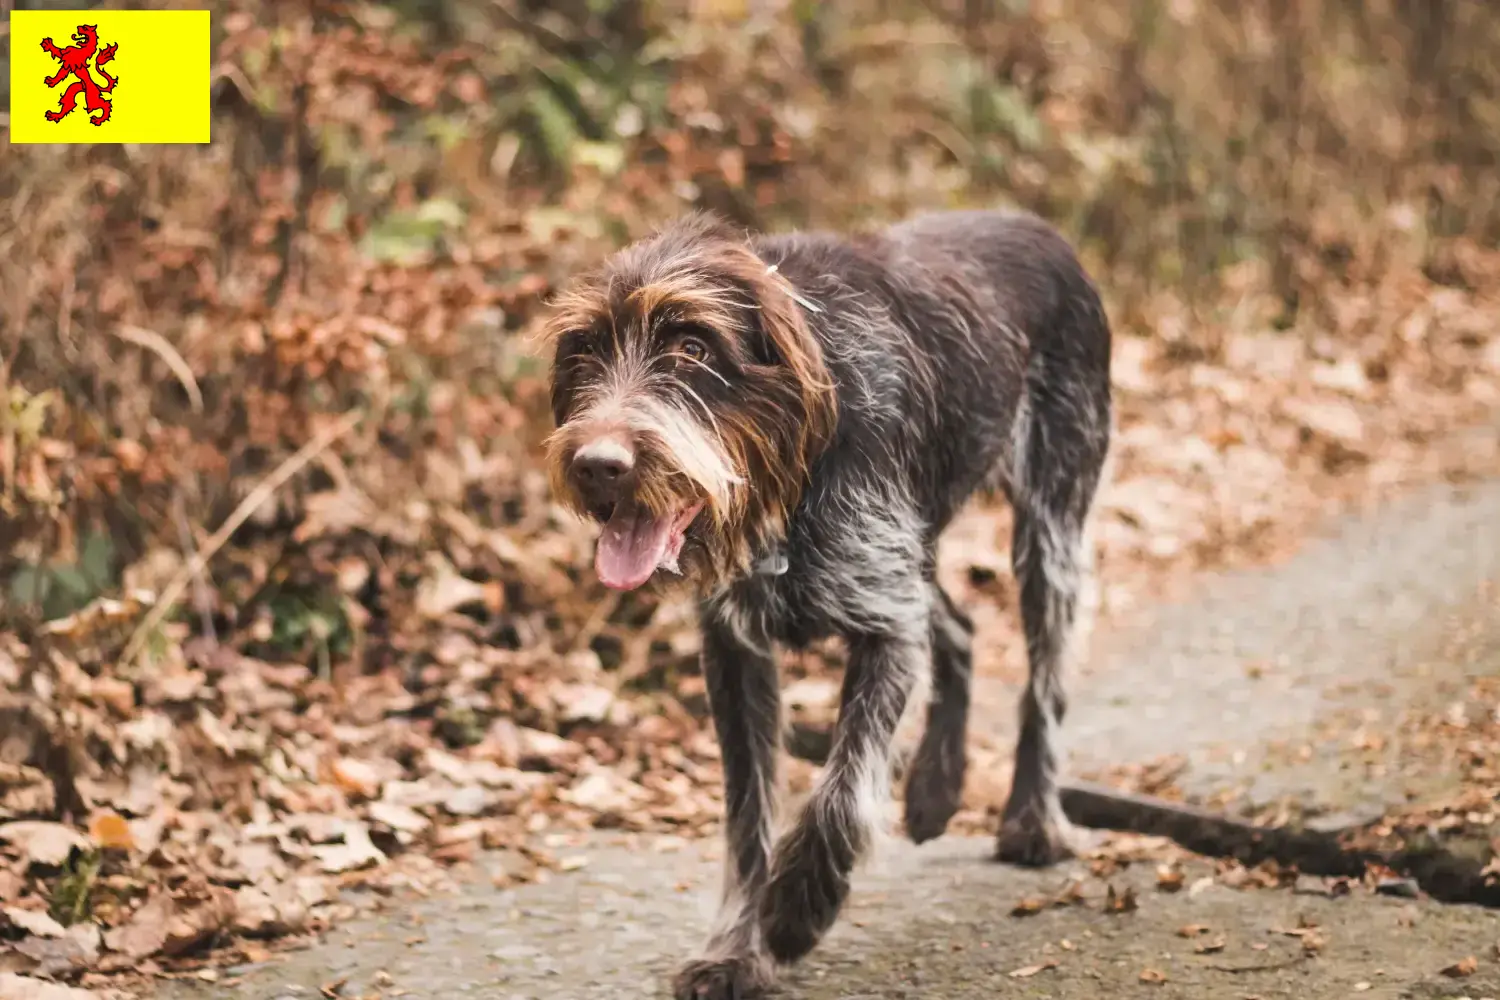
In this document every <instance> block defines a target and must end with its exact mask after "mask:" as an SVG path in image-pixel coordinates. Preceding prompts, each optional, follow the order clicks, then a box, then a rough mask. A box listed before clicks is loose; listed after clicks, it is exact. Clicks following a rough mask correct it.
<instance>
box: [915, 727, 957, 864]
mask: <svg viewBox="0 0 1500 1000" xmlns="http://www.w3.org/2000/svg"><path fill="white" fill-rule="evenodd" d="M963 790H964V772H963V761H962V758H960V759H959V761H958V763H957V764H948V765H946V766H945V764H944V762H943V761H942V759H941V758H939V757H938V756H937V755H935V754H932V753H928V752H927V748H926V747H925V746H924V747H923V748H922V750H921V752H919V753H918V755H917V757H916V759H915V760H913V761H912V766H911V771H910V772H909V773H908V775H907V779H906V835H907V836H908V837H909V838H911V841H912V843H915V844H921V843H925V842H926V841H929V840H935V839H936V838H938V837H941V836H942V835H943V833H944V831H946V830H947V829H948V821H949V820H951V819H953V814H954V813H956V812H958V806H959V803H960V802H961V801H962V799H963Z"/></svg>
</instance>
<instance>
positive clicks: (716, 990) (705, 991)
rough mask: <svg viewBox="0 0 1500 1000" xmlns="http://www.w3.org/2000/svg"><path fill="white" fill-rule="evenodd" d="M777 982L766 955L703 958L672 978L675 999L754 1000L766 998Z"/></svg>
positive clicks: (686, 966) (687, 965)
mask: <svg viewBox="0 0 1500 1000" xmlns="http://www.w3.org/2000/svg"><path fill="white" fill-rule="evenodd" d="M774 982H775V973H774V971H773V969H772V966H771V962H770V961H769V960H768V959H767V958H766V957H765V956H764V955H735V956H733V957H730V958H715V959H710V958H700V959H696V960H694V961H692V962H689V963H688V964H686V965H684V966H683V967H682V968H681V969H679V970H678V972H677V975H676V976H674V977H673V979H672V998H673V1000H751V998H754V997H761V996H764V995H765V994H766V993H767V992H768V991H769V990H770V989H771V986H772V984H773V983H774Z"/></svg>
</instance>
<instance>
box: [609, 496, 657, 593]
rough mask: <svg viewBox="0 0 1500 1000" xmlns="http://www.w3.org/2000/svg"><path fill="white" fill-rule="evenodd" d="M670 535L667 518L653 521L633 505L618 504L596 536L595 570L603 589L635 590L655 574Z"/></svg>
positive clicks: (648, 515)
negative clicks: (597, 545) (597, 540)
mask: <svg viewBox="0 0 1500 1000" xmlns="http://www.w3.org/2000/svg"><path fill="white" fill-rule="evenodd" d="M671 535H672V519H671V518H670V517H653V516H652V515H651V512H650V511H647V510H644V509H642V508H639V507H637V506H635V505H634V504H629V503H621V504H617V505H616V506H615V512H614V514H613V515H612V516H611V517H610V519H609V523H608V524H606V525H605V526H604V532H603V533H602V534H601V535H600V536H599V547H598V549H597V550H595V552H594V570H595V571H596V572H597V573H598V574H599V579H600V580H601V581H603V583H604V585H605V586H606V587H612V588H614V589H615V590H634V589H635V588H637V587H639V586H640V585H641V584H643V583H645V582H646V581H647V580H649V579H651V574H652V573H655V572H656V567H657V566H658V565H660V564H661V561H662V557H663V556H665V555H666V553H667V542H668V541H669V540H670V539H671Z"/></svg>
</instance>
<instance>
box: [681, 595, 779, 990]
mask: <svg viewBox="0 0 1500 1000" xmlns="http://www.w3.org/2000/svg"><path fill="white" fill-rule="evenodd" d="M731 610H732V609H731ZM736 625H738V626H740V627H736ZM744 625H745V623H744V622H738V623H736V622H735V621H734V619H733V617H732V616H726V617H725V618H724V619H721V618H720V617H719V616H718V615H717V614H716V613H714V612H710V613H708V614H705V615H704V616H703V676H704V679H705V681H706V683H707V685H708V700H709V707H710V709H711V711H712V712H713V717H714V729H715V731H716V732H717V734H718V739H719V748H720V753H721V755H722V757H723V761H724V805H725V815H724V837H725V841H726V844H725V847H726V851H725V857H724V886H723V895H722V897H721V899H720V902H719V914H718V917H717V919H716V920H715V921H714V929H713V931H712V933H711V934H710V935H709V940H708V944H707V945H706V946H705V947H704V949H703V954H702V956H701V957H699V958H697V959H695V960H693V961H691V962H689V963H688V964H687V965H685V966H684V967H683V968H682V969H681V970H680V971H679V972H678V973H677V978H676V980H675V981H674V984H673V993H674V995H675V996H676V998H677V1000H743V998H747V997H752V996H755V995H757V994H759V993H760V992H762V991H764V990H765V989H767V988H768V987H769V986H770V985H771V982H772V979H773V976H774V971H773V966H772V963H771V960H770V958H768V957H767V955H766V951H765V946H764V944H763V943H762V939H761V934H760V926H759V923H758V920H757V917H758V913H759V904H760V898H761V895H762V893H763V892H764V890H765V885H766V873H767V868H768V865H769V863H770V857H771V837H772V830H773V826H772V824H773V822H774V820H775V810H776V753H777V750H778V748H779V745H780V736H781V693H780V687H779V683H778V679H777V674H776V661H775V659H774V657H773V655H772V651H771V643H770V641H769V639H766V638H765V637H764V636H763V635H759V634H752V632H751V630H749V629H747V628H746V627H743V626H744Z"/></svg>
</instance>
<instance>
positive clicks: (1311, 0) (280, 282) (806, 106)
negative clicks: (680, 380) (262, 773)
mask: <svg viewBox="0 0 1500 1000" xmlns="http://www.w3.org/2000/svg"><path fill="white" fill-rule="evenodd" d="M214 30H215V34H216V38H215V49H214V51H215V58H216V64H215V72H214V84H213V86H214V115H215V117H214V125H213V129H214V131H213V135H214V141H213V143H212V144H211V145H209V146H208V147H206V148H201V147H122V146H100V147H97V148H85V147H14V148H12V150H11V151H10V152H9V153H8V155H7V156H6V157H5V158H4V160H3V162H0V205H3V206H4V207H3V209H0V260H4V261H5V262H6V263H5V265H4V266H3V267H0V394H3V398H4V399H5V400H7V401H8V405H7V406H4V407H0V553H3V562H0V567H3V569H0V572H3V574H4V576H5V577H6V578H7V579H8V580H9V586H8V587H6V588H5V600H6V609H5V614H6V615H7V616H11V617H16V618H23V619H24V618H30V619H35V618H38V617H46V618H50V617H56V616H57V615H59V614H64V613H67V612H68V611H70V610H72V609H74V608H75V607H77V606H78V605H79V604H80V603H82V602H83V601H86V600H87V599H88V598H89V597H90V596H92V595H94V594H96V593H98V592H99V591H100V590H101V589H103V588H107V587H109V586H117V585H118V584H119V583H120V582H121V578H120V577H119V576H118V574H119V573H120V570H121V568H122V567H129V566H132V565H135V564H137V563H138V562H139V561H140V560H141V559H142V558H143V556H144V555H145V554H147V553H148V552H149V551H150V550H151V549H152V548H153V546H156V545H161V544H165V545H166V546H168V547H172V548H174V549H175V548H177V547H179V544H180V542H181V541H182V539H181V538H180V537H179V535H180V531H181V525H180V524H179V525H178V526H176V527H174V526H173V524H174V518H173V517H172V516H170V514H169V512H170V510H171V508H172V505H173V504H174V503H178V502H181V503H183V504H185V507H184V509H185V510H186V511H187V514H188V517H187V520H188V521H189V522H190V523H191V524H207V525H213V524H217V523H220V522H221V521H222V520H223V519H224V517H225V516H226V515H227V513H228V511H229V510H230V509H232V507H233V506H234V505H235V504H236V503H237V502H238V501H239V500H240V499H241V498H242V497H243V496H244V494H245V493H246V491H247V490H248V489H249V487H250V486H251V485H253V483H254V482H255V481H256V480H257V479H258V477H260V476H262V475H264V474H265V473H266V472H267V471H268V470H269V469H270V468H271V467H273V466H274V465H275V464H276V462H277V461H279V460H280V458H281V457H283V456H284V455H285V454H286V453H288V452H289V451H291V450H292V449H294V448H295V447H297V445H298V444H300V443H301V442H303V441H305V440H306V439H307V437H308V434H309V426H310V425H311V424H313V423H315V422H316V421H318V420H319V419H322V417H323V416H325V415H327V414H330V413H334V412H337V411H342V410H344V409H347V408H348V407H351V406H358V407H362V408H364V409H365V410H366V413H367V417H368V419H367V421H366V424H365V427H364V429H363V430H362V431H361V432H360V434H358V435H356V436H354V437H352V438H350V439H349V440H348V441H345V442H343V443H342V444H341V445H340V446H339V447H338V448H337V449H335V453H334V454H331V455H330V456H328V457H327V459H326V460H325V461H322V462H320V463H318V464H317V465H315V467H314V469H313V470H312V472H311V474H310V478H309V477H303V478H304V479H305V480H307V481H299V485H298V486H297V488H296V489H295V490H293V491H292V493H291V494H290V495H287V496H283V497H280V498H279V499H278V500H276V501H274V502H273V503H271V504H268V505H266V506H265V508H264V509H263V510H259V511H257V513H256V517H255V518H253V519H252V520H251V523H250V524H249V525H247V526H246V528H244V529H242V533H241V535H242V537H246V538H248V537H252V536H254V535H255V534H256V532H267V531H272V532H274V531H282V532H284V530H285V529H286V528H287V527H288V526H289V525H291V524H293V523H295V522H297V521H298V519H299V518H301V517H302V506H301V504H302V497H303V496H304V495H306V494H307V493H310V492H318V491H325V492H326V491H330V490H332V491H340V490H342V491H344V492H345V493H347V492H349V491H348V489H346V487H348V486H349V485H350V483H352V484H354V486H355V487H357V490H358V491H361V492H362V495H364V496H367V497H371V498H374V503H375V506H376V508H377V509H392V507H393V506H394V505H399V504H402V503H407V502H409V501H411V500H413V498H415V497H417V496H421V497H423V498H426V499H431V498H433V497H434V496H440V497H442V498H443V499H444V500H445V501H453V502H462V503H465V504H469V505H471V509H473V510H476V511H478V512H479V516H480V517H481V519H482V520H484V521H485V522H486V523H516V522H517V521H518V520H524V519H526V518H527V517H530V516H531V515H529V514H528V513H527V511H528V510H532V509H533V508H532V507H528V505H529V504H535V503H541V502H544V497H543V496H541V495H540V494H539V493H538V490H537V487H536V481H535V478H534V458H533V457H532V456H533V455H534V450H535V444H536V441H537V440H538V438H539V437H540V435H541V434H542V433H543V432H544V430H545V428H544V426H543V422H544V419H545V412H544V410H543V408H542V407H541V406H540V405H539V404H540V402H541V386H540V383H539V381H538V379H539V375H540V373H541V367H540V365H539V364H538V363H537V360H536V359H535V358H533V357H531V356H530V354H529V351H528V345H527V342H526V340H525V337H524V334H525V333H526V331H527V330H528V329H529V327H530V324H531V321H532V320H533V318H534V317H535V316H536V314H537V307H538V305H539V303H540V302H541V301H542V300H543V298H544V297H545V295H546V294H547V293H548V292H549V291H550V290H551V289H552V288H554V287H555V285H556V284H557V283H558V282H559V281H560V280H562V279H564V278H565V277H566V276H567V274H569V273H570V272H571V270H572V269H574V268H575V267H576V266H578V265H579V264H581V263H583V262H586V261H589V260H591V259H593V258H594V257H595V256H597V255H598V254H599V253H600V252H602V251H603V250H604V249H606V248H608V247H610V246H612V245H615V244H617V243H619V242H621V241H623V240H626V239H629V238H632V237H634V236H638V235H641V234H642V233H644V232H645V231H647V230H648V229H649V228H650V227H651V226H653V225H655V224H658V223H660V222H661V221H662V220H664V219H665V218H667V217H669V216H671V215H673V214H675V213H677V212H680V211H682V210H684V209H686V208H688V207H692V206H698V207H704V208H709V209H712V210H714V211H717V212H720V213H723V214H725V215H727V216H729V217H730V218H732V219H734V220H735V221H737V222H740V223H742V224H745V225H753V226H763V227H772V228H774V227H786V226H791V225H828V226H840V227H843V226H851V225H864V224H872V223H877V222H880V221H882V220H888V219H891V218H894V217H896V216H899V215H902V214H905V213H909V212H912V211H916V210H920V209H923V208H939V207H949V206H958V205H994V204H1005V203H1011V204H1019V205H1022V206H1025V207H1028V208H1031V209H1034V210H1036V211H1038V212H1040V213H1041V214H1042V215H1044V216H1046V217H1047V218H1050V219H1052V220H1055V221H1056V222H1058V223H1059V224H1060V225H1061V226H1062V227H1063V228H1064V229H1065V230H1066V231H1067V232H1068V234H1069V235H1070V236H1071V237H1072V238H1073V239H1075V240H1076V241H1077V242H1078V243H1079V245H1080V246H1081V248H1082V250H1083V252H1084V254H1085V256H1086V257H1087V259H1088V261H1089V263H1090V266H1091V267H1092V268H1094V269H1095V271H1096V272H1097V273H1098V275H1099V277H1100V279H1101V283H1102V284H1103V285H1104V286H1105V288H1106V290H1107V293H1108V295H1109V297H1110V303H1111V308H1112V310H1113V312H1114V313H1115V315H1116V317H1117V320H1118V322H1119V323H1120V324H1122V327H1123V328H1124V329H1127V330H1133V331H1135V332H1139V333H1144V334H1148V335H1154V334H1153V325H1154V323H1155V319H1154V317H1157V316H1159V315H1160V313H1161V309H1160V303H1161V301H1162V297H1163V296H1168V297H1170V298H1171V299H1172V300H1173V301H1175V302H1177V303H1178V304H1179V306H1180V308H1181V309H1182V310H1185V311H1186V312H1187V313H1188V314H1189V315H1192V316H1196V317H1200V318H1203V319H1205V320H1207V319H1209V318H1213V317H1219V318H1222V317H1223V316H1224V315H1225V314H1226V311H1232V310H1233V309H1234V308H1236V307H1235V305H1234V303H1235V302H1236V301H1240V300H1243V298H1244V295H1245V294H1246V292H1245V288H1246V285H1245V283H1246V281H1247V280H1248V281H1250V282H1251V283H1252V284H1255V285H1256V286H1257V290H1258V291H1263V292H1265V293H1267V294H1268V295H1269V296H1271V297H1274V299H1275V300H1276V301H1278V302H1279V303H1280V306H1279V309H1278V314H1277V315H1276V316H1275V317H1274V322H1275V324H1276V325H1279V326H1280V327H1282V328H1296V329H1300V330H1306V331H1312V330H1318V329H1321V328H1324V327H1325V326H1331V325H1332V326H1337V324H1333V323H1332V318H1331V317H1330V315H1329V307H1328V306H1327V305H1326V301H1325V296H1324V295H1323V294H1322V290H1324V289H1326V288H1328V287H1330V285H1332V284H1340V283H1342V284H1349V283H1376V282H1379V281H1380V280H1382V275H1384V274H1386V273H1387V272H1388V271H1390V269H1392V268H1395V267H1398V266H1399V267H1402V268H1406V267H1419V268H1421V269H1423V270H1424V271H1425V273H1426V274H1427V275H1428V277H1429V278H1430V279H1431V280H1432V281H1434V282H1436V283H1438V284H1455V285H1463V283H1464V282H1466V281H1469V280H1471V279H1470V278H1469V277H1468V275H1469V274H1470V269H1467V268H1466V265H1465V260H1466V259H1467V258H1466V257H1465V248H1466V247H1468V246H1472V245H1476V244H1477V245H1492V244H1493V243H1494V242H1495V241H1496V240H1497V238H1500V170H1497V169H1496V167H1497V159H1500V155H1497V154H1500V64H1497V57H1496V53H1500V11H1497V9H1496V8H1495V7H1494V6H1493V5H1492V4H1490V3H1487V2H1484V0H1370V2H1354V0H1252V2H1235V0H1128V2H1121V3H1115V4H1098V3H1092V2H1084V0H1034V2H1026V0H1007V2H999V0H946V2H938V0H928V2H917V0H870V2H858V3H855V2H823V3H813V2H808V0H791V2H784V3H774V2H766V0H691V2H689V0H562V2H557V0H486V2H478V0H404V2H398V3H386V4H376V3H332V2H312V3H298V4H292V3H278V2H272V0H231V2H228V3H225V4H223V5H221V6H220V7H218V8H216V16H215V20H214ZM1247 263H1248V264H1250V265H1253V269H1252V271H1251V272H1248V273H1250V274H1251V275H1252V276H1251V277H1250V278H1248V279H1247V278H1246V274H1247V272H1246V271H1245V268H1244V266H1243V265H1246V264H1247ZM1219 328H1220V326H1219V325H1216V324H1215V323H1212V322H1207V321H1205V322H1202V323H1189V324H1188V325H1187V329H1186V332H1185V333H1179V334H1175V335H1174V336H1176V337H1177V340H1176V341H1174V350H1176V351H1178V352H1179V353H1180V354H1182V355H1184V356H1193V357H1212V356H1214V354H1215V352H1217V351H1218V350H1219V349H1220V344H1219V334H1218V333H1216V332H1215V331H1216V330H1218V329H1219ZM131 331H135V332H134V333H132V332H131ZM466 448H467V449H469V450H468V451H465V450H464V449H466ZM443 454H449V455H452V454H461V455H462V456H463V457H462V458H461V459H460V460H459V461H460V466H461V467H460V468H459V469H458V471H456V472H455V471H454V470H453V469H452V468H450V467H448V466H443V465H441V463H440V461H439V459H438V458H437V457H436V456H439V455H443ZM528 477H531V478H528ZM175 520H179V521H180V520H181V519H180V518H178V519H175ZM376 534H377V535H378V533H376ZM99 538H106V539H108V540H109V544H110V545H111V547H112V548H111V550H110V551H109V552H108V553H107V554H106V553H102V552H101V550H100V549H98V548H97V545H98V543H97V542H92V543H91V542H90V541H88V540H89V539H99ZM388 541H389V538H388V537H385V538H383V539H382V540H381V541H380V543H379V544H382V545H383V544H386V543H387V542H388ZM90 544H93V545H95V546H96V547H95V548H92V549H91V548H90V547H89V546H90ZM275 558H280V556H277V557H275ZM243 571H244V573H245V574H248V577H249V578H250V580H251V582H252V584H255V581H257V580H263V579H264V578H265V577H266V575H267V573H268V572H269V571H268V569H267V567H265V566H258V567H248V568H243ZM327 572H328V574H332V573H333V570H332V569H329V570H328V571H327ZM325 575H327V574H325ZM126 582H128V581H126ZM220 582H221V583H222V582H223V581H220ZM326 583H327V581H326V580H325V581H324V584H326ZM322 585H323V584H320V585H319V586H322ZM258 586H259V585H258V584H255V585H254V586H252V587H251V589H252V591H253V590H255V589H256V587H258ZM316 591H317V588H316V587H314V588H313V591H310V592H316ZM267 599H268V600H269V598H267ZM294 603H295V602H294ZM221 613H222V614H233V613H244V614H249V613H250V612H249V611H248V610H245V611H243V612H230V611H222V610H221ZM282 617H283V619H285V620H284V621H282V623H281V624H278V625H277V627H276V632H275V635H276V640H275V641H276V643H277V644H283V643H284V644H290V645H293V646H296V645H298V644H299V643H302V642H304V641H313V640H315V644H317V643H326V642H327V641H330V640H331V638H332V637H333V636H336V635H346V634H347V631H348V630H347V625H344V624H330V622H342V621H343V619H342V617H340V616H335V618H328V616H326V615H324V613H323V612H321V611H309V610H308V609H307V607H304V606H302V605H300V604H299V605H298V607H297V608H296V609H293V610H290V611H287V612H286V613H285V614H283V615H282ZM310 623H322V624H320V625H318V627H317V628H313V626H312V624H310ZM324 633H326V634H324ZM309 636H311V637H312V638H311V640H309ZM320 636H321V638H320Z"/></svg>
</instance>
